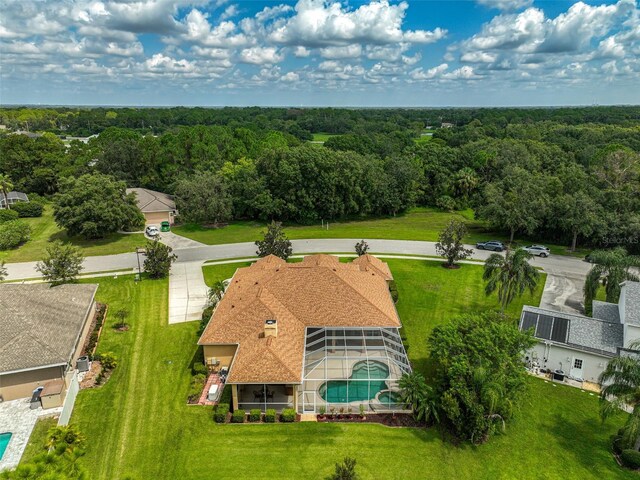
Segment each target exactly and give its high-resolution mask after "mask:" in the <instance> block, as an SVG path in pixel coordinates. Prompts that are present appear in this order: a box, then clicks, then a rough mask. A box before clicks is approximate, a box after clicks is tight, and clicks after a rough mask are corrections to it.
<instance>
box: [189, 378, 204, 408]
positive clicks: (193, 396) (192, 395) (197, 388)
mask: <svg viewBox="0 0 640 480" xmlns="http://www.w3.org/2000/svg"><path fill="white" fill-rule="evenodd" d="M206 382H207V377H206V375H203V374H201V373H198V374H196V375H194V376H193V377H191V385H190V386H189V394H188V395H187V397H188V399H189V401H190V402H193V401H194V400H197V399H198V398H200V394H201V393H202V389H203V388H204V384H205V383H206Z"/></svg>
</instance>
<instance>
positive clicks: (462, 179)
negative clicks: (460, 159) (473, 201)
mask: <svg viewBox="0 0 640 480" xmlns="http://www.w3.org/2000/svg"><path fill="white" fill-rule="evenodd" d="M478 182H479V180H478V177H477V175H476V173H475V172H474V171H473V169H472V168H469V167H464V168H463V169H461V170H458V173H456V176H455V189H456V192H457V193H458V194H459V195H461V196H463V197H464V198H468V197H469V195H471V193H472V192H473V191H474V190H475V189H476V187H477V186H478Z"/></svg>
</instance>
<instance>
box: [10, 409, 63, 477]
mask: <svg viewBox="0 0 640 480" xmlns="http://www.w3.org/2000/svg"><path fill="white" fill-rule="evenodd" d="M30 400H31V399H30V398H21V399H19V400H10V401H8V402H2V403H0V433H5V432H9V433H11V434H12V436H11V439H10V440H9V445H7V450H6V451H5V452H4V455H3V456H2V460H0V471H2V470H9V469H11V468H14V467H16V466H17V465H18V463H20V458H22V454H23V453H24V449H25V447H26V446H27V443H28V442H29V437H30V436H31V431H32V430H33V427H34V426H35V424H36V421H37V420H38V418H40V417H50V416H55V415H60V413H61V412H62V407H58V408H49V409H47V410H43V409H42V407H40V408H38V409H36V410H31V409H30V408H29V406H30Z"/></svg>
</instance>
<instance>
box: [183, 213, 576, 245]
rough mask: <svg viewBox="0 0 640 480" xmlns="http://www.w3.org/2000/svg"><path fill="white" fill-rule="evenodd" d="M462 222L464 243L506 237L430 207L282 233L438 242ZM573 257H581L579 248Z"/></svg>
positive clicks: (255, 228)
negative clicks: (451, 224) (452, 224)
mask: <svg viewBox="0 0 640 480" xmlns="http://www.w3.org/2000/svg"><path fill="white" fill-rule="evenodd" d="M452 218H455V219H457V220H461V221H464V222H465V223H466V224H467V229H468V231H469V234H468V235H467V237H466V242H467V243H472V244H473V243H476V242H479V241H486V240H491V239H495V240H503V241H506V240H508V235H506V234H505V233H497V232H493V231H491V230H490V229H488V228H487V226H486V224H485V223H484V222H482V221H480V220H476V219H474V215H473V211H472V210H464V211H460V212H453V213H450V212H443V211H442V210H437V209H433V208H414V209H411V210H410V211H408V212H407V213H404V214H402V215H397V216H394V217H382V218H373V219H365V220H348V221H341V222H330V223H329V229H328V230H327V229H326V227H325V228H322V226H321V225H320V224H318V225H305V226H302V225H286V224H285V233H286V234H287V236H288V237H289V239H291V240H297V239H308V238H369V239H371V238H379V239H387V240H424V241H429V242H436V241H438V234H439V233H440V232H441V231H442V229H444V227H445V225H446V224H447V223H448V222H449V220H450V219H452ZM265 228H266V224H265V223H263V222H258V221H234V222H231V223H230V224H229V225H227V226H225V227H221V228H203V227H201V226H199V225H181V226H178V227H173V229H172V230H173V231H174V232H175V233H177V234H178V235H182V236H185V237H188V238H191V239H193V240H196V241H198V242H202V243H205V244H207V245H219V244H223V243H238V242H253V241H255V240H257V239H258V238H261V237H262V232H263V231H264V230H265ZM516 240H517V241H518V242H519V243H520V244H528V243H533V242H534V240H532V239H526V238H517V239H516ZM546 245H547V246H548V247H549V248H551V252H552V253H554V254H567V247H566V246H561V245H560V246H559V245H551V244H549V243H547V244H546ZM575 255H576V256H584V255H585V252H584V251H582V250H580V251H578V252H577V253H575Z"/></svg>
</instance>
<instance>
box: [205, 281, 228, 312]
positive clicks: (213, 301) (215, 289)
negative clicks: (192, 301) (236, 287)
mask: <svg viewBox="0 0 640 480" xmlns="http://www.w3.org/2000/svg"><path fill="white" fill-rule="evenodd" d="M224 290H225V287H224V282H223V281H222V280H218V281H217V282H215V283H214V284H213V286H212V287H211V288H210V289H209V293H208V294H207V296H208V298H209V305H210V306H212V307H215V306H216V305H218V302H220V300H222V296H223V295H224Z"/></svg>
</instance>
